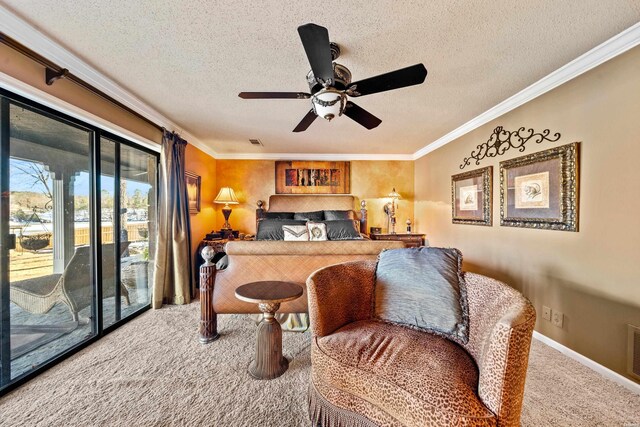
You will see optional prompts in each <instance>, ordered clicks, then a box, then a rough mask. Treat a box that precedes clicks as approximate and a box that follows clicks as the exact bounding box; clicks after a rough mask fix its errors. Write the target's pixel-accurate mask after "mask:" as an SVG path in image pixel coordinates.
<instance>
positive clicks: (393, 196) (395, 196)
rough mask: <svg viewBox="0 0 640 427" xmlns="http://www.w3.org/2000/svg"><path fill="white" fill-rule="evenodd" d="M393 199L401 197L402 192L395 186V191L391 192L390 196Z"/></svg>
mask: <svg viewBox="0 0 640 427" xmlns="http://www.w3.org/2000/svg"><path fill="white" fill-rule="evenodd" d="M388 197H391V198H392V199H399V198H400V193H398V192H397V191H396V189H395V187H394V188H393V191H392V192H391V193H389V196H388Z"/></svg>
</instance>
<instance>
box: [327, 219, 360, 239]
mask: <svg viewBox="0 0 640 427" xmlns="http://www.w3.org/2000/svg"><path fill="white" fill-rule="evenodd" d="M324 223H325V224H326V226H327V238H328V239H329V240H360V239H362V237H361V236H360V232H359V231H358V229H357V228H356V226H355V223H354V221H353V220H352V219H341V220H334V221H324Z"/></svg>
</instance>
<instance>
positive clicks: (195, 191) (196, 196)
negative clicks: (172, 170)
mask: <svg viewBox="0 0 640 427" xmlns="http://www.w3.org/2000/svg"><path fill="white" fill-rule="evenodd" d="M184 181H185V184H186V186H187V201H188V202H189V213H190V214H191V215H195V214H197V213H198V212H200V175H196V174H195V173H193V172H185V173H184Z"/></svg>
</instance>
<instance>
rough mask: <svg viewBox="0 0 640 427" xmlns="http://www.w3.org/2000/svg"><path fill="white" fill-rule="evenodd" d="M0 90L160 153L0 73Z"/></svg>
mask: <svg viewBox="0 0 640 427" xmlns="http://www.w3.org/2000/svg"><path fill="white" fill-rule="evenodd" d="M0 88H3V89H6V90H8V91H11V92H13V93H15V94H17V95H20V96H23V97H25V98H28V99H31V100H32V101H35V102H38V103H40V104H42V105H44V106H46V107H49V108H53V109H54V110H57V111H60V112H61V113H64V114H66V115H68V116H71V117H74V118H76V119H79V120H82V121H84V122H86V123H89V124H90V125H93V126H96V127H99V128H101V129H104V130H106V131H109V132H111V133H112V134H114V135H118V136H121V137H123V138H125V139H128V140H131V141H134V142H135V143H137V144H139V145H141V146H143V147H146V148H148V149H150V150H153V151H156V152H160V144H158V143H157V142H155V141H152V140H150V139H147V138H144V137H142V136H140V135H138V134H136V133H134V132H131V131H130V130H128V129H125V128H123V127H121V126H118V125H116V124H114V123H111V122H110V121H108V120H105V119H103V118H102V117H100V116H96V115H95V114H92V113H90V112H88V111H85V110H83V109H81V108H80V107H77V106H75V105H73V104H70V103H68V102H66V101H63V100H62V99H60V98H57V97H55V96H53V95H51V94H49V93H47V92H45V91H42V90H40V89H37V88H35V87H33V86H31V85H28V84H27V83H25V82H23V81H22V80H18V79H16V78H15V77H12V76H10V75H8V74H5V73H2V72H0Z"/></svg>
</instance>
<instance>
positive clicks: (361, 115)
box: [343, 101, 382, 130]
mask: <svg viewBox="0 0 640 427" xmlns="http://www.w3.org/2000/svg"><path fill="white" fill-rule="evenodd" d="M343 114H344V115H345V116H347V117H349V118H350V119H352V120H354V121H356V122H358V123H360V124H361V125H362V126H364V127H366V128H367V129H369V130H371V129H373V128H375V127H378V125H379V124H380V123H382V120H380V119H379V118H377V117H376V116H374V115H373V114H371V113H370V112H368V111H367V110H365V109H364V108H361V107H358V106H357V105H356V104H354V103H353V102H351V101H347V105H346V106H345V108H344V113H343Z"/></svg>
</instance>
